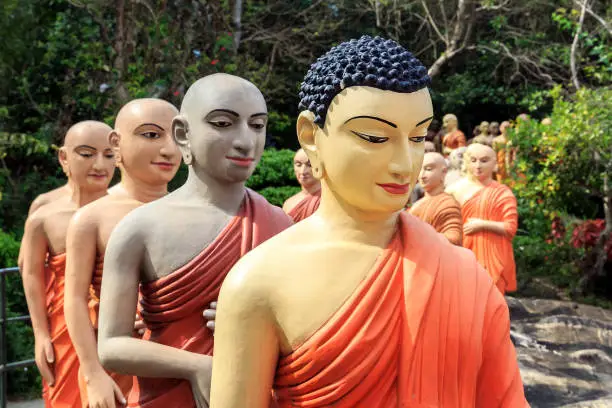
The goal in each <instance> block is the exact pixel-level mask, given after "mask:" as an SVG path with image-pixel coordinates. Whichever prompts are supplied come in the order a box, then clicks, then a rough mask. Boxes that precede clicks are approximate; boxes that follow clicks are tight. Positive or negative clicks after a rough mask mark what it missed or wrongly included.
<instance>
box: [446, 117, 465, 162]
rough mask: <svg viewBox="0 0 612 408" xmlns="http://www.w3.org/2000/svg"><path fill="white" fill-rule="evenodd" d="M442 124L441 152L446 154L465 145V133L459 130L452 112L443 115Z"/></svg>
mask: <svg viewBox="0 0 612 408" xmlns="http://www.w3.org/2000/svg"><path fill="white" fill-rule="evenodd" d="M442 126H443V127H444V131H445V134H444V137H443V139H442V153H443V154H444V156H448V155H449V154H450V153H451V152H452V151H453V150H455V149H457V148H459V147H461V146H465V145H466V140H465V135H464V134H463V132H462V131H460V130H459V121H458V120H457V116H455V115H453V114H452V113H448V114H446V115H444V117H443V118H442Z"/></svg>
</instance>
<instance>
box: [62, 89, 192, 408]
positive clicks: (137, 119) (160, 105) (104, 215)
mask: <svg viewBox="0 0 612 408" xmlns="http://www.w3.org/2000/svg"><path fill="white" fill-rule="evenodd" d="M177 114H178V110H177V109H176V108H175V107H174V106H173V105H172V104H170V103H168V102H166V101H164V100H161V99H153V98H147V99H136V100H133V101H131V102H129V103H127V104H126V105H125V106H123V107H122V108H121V110H120V111H119V112H118V114H117V117H116V119H115V128H114V129H113V131H112V132H110V134H109V137H110V142H111V144H112V146H113V150H114V151H115V157H116V159H117V164H118V167H119V169H120V171H121V182H120V183H119V186H120V188H119V189H118V191H117V193H116V194H112V195H107V196H106V197H103V198H100V199H99V200H96V201H95V202H93V203H91V204H89V205H87V206H85V207H83V208H81V209H80V210H79V211H77V213H76V214H75V216H74V217H73V219H72V221H71V222H70V226H69V228H68V237H67V244H66V246H67V251H66V253H67V262H66V289H65V291H66V293H65V308H64V309H65V315H66V323H67V325H68V330H69V332H70V337H71V338H72V342H73V344H74V347H75V349H76V351H77V354H78V356H79V361H80V367H81V374H82V375H81V376H79V380H80V381H79V385H80V388H81V399H82V401H83V407H84V408H87V406H89V407H105V406H108V407H114V406H115V401H118V402H122V403H125V401H126V398H125V397H127V395H128V393H129V392H130V389H131V388H132V383H133V377H132V376H126V375H119V374H116V373H106V371H105V370H104V369H103V368H102V365H101V364H100V361H99V360H98V353H97V337H98V336H97V330H98V313H99V302H100V287H101V285H102V271H103V265H104V252H105V250H106V246H107V244H108V240H109V237H110V234H111V232H112V230H113V229H114V228H115V226H116V225H117V223H118V222H119V221H120V220H121V219H122V218H123V217H125V215H127V214H128V213H129V212H130V211H132V210H133V209H134V208H137V207H139V206H141V205H142V204H144V203H148V202H151V201H153V200H156V199H158V198H161V197H163V196H165V195H166V194H167V193H168V182H169V181H170V180H172V178H173V177H174V175H175V174H176V172H177V170H178V168H179V165H180V162H181V155H180V152H179V150H178V147H177V145H176V143H175V142H174V139H173V138H172V129H171V127H172V120H173V119H174V117H175V116H176V115H177ZM135 311H136V309H134V312H135ZM132 314H133V313H132Z"/></svg>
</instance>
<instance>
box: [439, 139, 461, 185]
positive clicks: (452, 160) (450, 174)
mask: <svg viewBox="0 0 612 408" xmlns="http://www.w3.org/2000/svg"><path fill="white" fill-rule="evenodd" d="M465 149H466V147H460V148H458V149H455V150H453V151H452V152H451V154H450V156H448V159H447V160H448V171H447V172H446V176H445V177H444V185H445V187H449V186H451V185H452V184H453V183H455V182H457V181H459V180H460V179H461V178H463V176H464V172H463V155H464V153H465Z"/></svg>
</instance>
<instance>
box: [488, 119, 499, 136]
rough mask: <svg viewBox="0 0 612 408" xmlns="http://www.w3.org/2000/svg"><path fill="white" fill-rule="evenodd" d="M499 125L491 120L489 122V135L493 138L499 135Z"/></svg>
mask: <svg viewBox="0 0 612 408" xmlns="http://www.w3.org/2000/svg"><path fill="white" fill-rule="evenodd" d="M499 126H500V125H499V122H491V123H490V124H489V136H491V137H493V138H495V137H497V136H499V134H500V130H499Z"/></svg>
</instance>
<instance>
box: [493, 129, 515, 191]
mask: <svg viewBox="0 0 612 408" xmlns="http://www.w3.org/2000/svg"><path fill="white" fill-rule="evenodd" d="M509 128H510V122H508V121H504V122H502V124H501V125H500V126H499V131H500V135H499V136H497V137H495V138H494V139H493V150H495V152H496V154H497V171H496V172H495V178H496V180H497V182H498V183H503V182H504V180H506V179H507V178H508V176H509V173H508V170H509V169H510V153H511V152H510V150H509V149H508V129H509Z"/></svg>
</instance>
